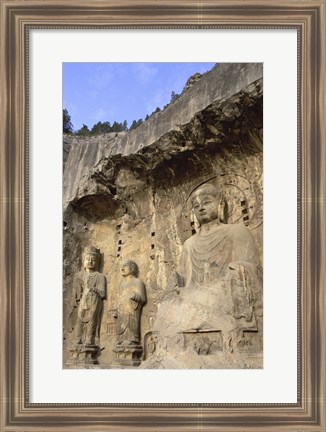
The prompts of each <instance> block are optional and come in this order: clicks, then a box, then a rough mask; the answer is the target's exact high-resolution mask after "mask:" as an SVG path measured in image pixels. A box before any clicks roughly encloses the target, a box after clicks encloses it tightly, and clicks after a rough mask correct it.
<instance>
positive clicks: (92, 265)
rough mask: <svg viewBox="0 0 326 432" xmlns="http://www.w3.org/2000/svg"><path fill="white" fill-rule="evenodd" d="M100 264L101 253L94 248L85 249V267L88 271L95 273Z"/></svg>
mask: <svg viewBox="0 0 326 432" xmlns="http://www.w3.org/2000/svg"><path fill="white" fill-rule="evenodd" d="M99 262H100V253H99V251H98V250H97V249H96V248H95V247H94V246H90V247H87V248H85V250H84V257H83V267H84V269H85V270H86V271H95V270H97V268H98V265H99Z"/></svg>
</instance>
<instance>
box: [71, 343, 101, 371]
mask: <svg viewBox="0 0 326 432" xmlns="http://www.w3.org/2000/svg"><path fill="white" fill-rule="evenodd" d="M99 349H100V348H99V346H97V345H84V344H77V345H75V347H74V348H73V349H71V350H70V352H71V358H70V360H68V362H67V365H69V366H71V367H89V366H92V365H96V364H98V361H97V355H98V352H99Z"/></svg>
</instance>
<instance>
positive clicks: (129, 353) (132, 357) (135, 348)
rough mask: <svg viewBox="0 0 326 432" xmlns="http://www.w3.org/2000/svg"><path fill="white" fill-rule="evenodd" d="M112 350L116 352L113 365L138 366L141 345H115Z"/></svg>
mask: <svg viewBox="0 0 326 432" xmlns="http://www.w3.org/2000/svg"><path fill="white" fill-rule="evenodd" d="M113 351H114V352H115V353H116V359H115V362H114V365H115V366H139V365H140V363H141V359H140V357H141V355H142V352H143V348H142V346H141V345H136V344H135V345H123V344H121V345H116V347H115V348H114V350H113Z"/></svg>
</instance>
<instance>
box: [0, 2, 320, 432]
mask: <svg viewBox="0 0 326 432" xmlns="http://www.w3.org/2000/svg"><path fill="white" fill-rule="evenodd" d="M325 2H326V0H316V1H315V0H247V1H246V2H244V1H243V0H231V1H228V0H193V1H192V0H143V1H139V0H101V1H100V0H95V1H88V0H86V1H82V0H24V1H19V0H0V6H1V8H0V13H1V15H0V22H1V25H0V31H1V44H0V50H1V51H0V77H1V80H0V89H1V94H0V118H1V122H0V124H1V128H0V144H1V146H0V151H1V153H0V167H1V168H0V173H1V183H0V191H1V192H0V205H1V207H0V215H1V219H0V221H1V225H0V248H1V249H0V259H1V265H0V268H1V273H0V280H1V285H0V289H1V291H0V294H1V296H0V311H1V326H0V344H1V345H0V349H1V351H0V352H1V354H0V373H1V380H0V425H1V426H0V427H1V431H3V432H14V431H15V432H23V431H39V432H41V431H60V432H64V431H67V432H68V431H70V432H73V431H115V432H119V431H121V432H122V431H123V432H126V431H144V430H155V431H156V432H160V431H187V432H190V431H198V432H199V431H200V432H206V431H207V432H208V431H226V430H227V431H229V432H232V431H234V432H235V431H239V432H240V431H241V432H249V431H251V432H252V431H258V430H259V431H262V430H263V431H270V432H273V431H275V432H276V431H277V432H282V431H293V432H294V431H296V432H298V431H302V432H303V431H304V432H322V431H326V394H325V392H326V378H325V371H326V364H325V363H326V361H325V359H326V355H325V336H326V331H325V329H326V325H325V324H326V322H325V318H326V316H325V298H326V290H325V282H326V278H325V267H326V266H325V265H324V263H325V246H326V242H325V238H326V237H325V221H326V218H325V203H326V193H325V192H326V184H325V178H324V172H325V169H326V157H325V156H326V152H325V144H326V142H325V130H326V129H325V119H326V109H325V104H326V102H325V94H326V92H325V90H326V89H325V82H326V79H325V77H326V67H325V52H326V49H325V48H326V34H325V33H326V30H325V29H326V27H325V25H326V12H325V10H326V3H325ZM35 28H37V29H40V28H56V29H61V28H62V29H64V28H72V29H73V28H76V29H77V28H136V29H138V28H139V29H140V28H160V29H164V28H191V29H198V28H200V29H205V28H236V29H246V28H258V29H259V28H261V29H265V28H270V29H276V28H295V29H297V32H298V54H299V55H298V58H299V61H298V90H299V92H298V93H299V98H298V149H299V155H300V156H299V160H298V167H299V179H298V186H299V187H298V190H299V192H298V222H299V223H298V225H299V231H298V239H299V253H298V258H299V259H298V274H299V278H298V279H299V283H298V294H299V296H298V297H299V303H298V311H299V312H298V324H299V325H298V327H299V334H298V340H299V352H298V400H297V403H295V404H204V403H203V404H123V405H121V404H120V405H119V404H107V405H106V404H32V403H29V391H28V390H29V389H28V361H29V360H28V330H27V329H28V326H27V325H26V324H28V319H29V309H28V280H29V277H28V238H29V237H28V203H29V197H28V187H29V186H28V179H29V173H28V138H29V118H28V113H29V110H28V101H29V97H28V90H29V88H28V36H29V31H30V30H31V29H35Z"/></svg>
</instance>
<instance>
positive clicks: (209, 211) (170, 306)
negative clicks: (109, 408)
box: [145, 184, 262, 367]
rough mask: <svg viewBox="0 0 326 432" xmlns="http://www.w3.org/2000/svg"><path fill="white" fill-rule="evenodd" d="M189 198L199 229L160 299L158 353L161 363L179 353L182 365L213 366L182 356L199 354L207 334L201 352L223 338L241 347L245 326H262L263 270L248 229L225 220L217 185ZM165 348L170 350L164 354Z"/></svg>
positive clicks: (227, 347)
mask: <svg viewBox="0 0 326 432" xmlns="http://www.w3.org/2000/svg"><path fill="white" fill-rule="evenodd" d="M190 198H191V204H192V210H193V212H194V214H195V216H196V218H197V221H198V223H199V229H198V230H197V232H196V233H195V234H194V235H192V236H191V237H190V238H189V239H187V240H186V241H185V243H184V245H183V247H182V251H181V255H180V259H179V264H178V267H177V286H176V288H175V290H172V291H170V292H168V293H167V294H166V296H165V298H164V299H163V301H162V302H161V304H159V308H158V313H157V318H156V321H155V326H154V330H155V331H157V332H158V334H159V335H160V348H161V350H160V349H159V350H157V353H155V355H157V357H159V356H160V355H161V360H160V362H161V363H160V364H161V365H162V364H163V363H164V362H163V361H162V358H164V356H165V355H168V356H170V359H171V356H172V357H173V356H174V360H173V362H174V361H175V359H176V358H178V360H180V363H177V364H180V365H179V366H177V367H189V366H190V367H192V365H194V367H214V366H212V364H210V363H208V364H205V363H203V362H204V360H202V363H198V364H196V365H195V363H192V362H193V358H192V360H191V361H190V360H189V358H188V359H187V358H186V357H182V355H183V354H182V352H184V351H187V352H188V353H189V352H190V351H192V352H196V353H198V350H196V349H194V348H193V347H197V346H199V345H200V344H202V342H203V340H204V339H205V343H206V345H207V349H206V350H202V351H203V353H204V352H205V354H212V352H213V349H212V352H210V349H209V346H212V347H213V346H214V347H215V348H214V350H215V351H216V346H217V345H216V344H218V343H219V342H218V341H219V340H222V342H221V344H222V348H221V350H222V351H223V352H224V353H225V355H227V354H228V353H229V354H230V353H232V352H233V350H234V348H235V347H237V343H238V340H239V338H241V337H242V336H243V332H244V331H248V332H255V331H257V322H256V308H257V307H258V305H259V307H260V308H261V306H262V270H261V265H260V259H259V255H258V252H257V249H256V246H255V242H254V239H253V236H252V234H251V232H250V231H249V229H248V228H247V227H245V226H244V225H242V224H234V225H231V224H230V225H227V224H224V223H221V217H220V215H221V214H222V213H223V200H222V199H221V197H220V196H219V193H218V191H217V189H216V188H215V186H213V185H212V184H204V185H203V186H200V187H199V188H198V189H197V190H196V191H195V192H194V193H193V194H192V195H191V197H190ZM260 313H261V311H260ZM187 341H188V344H187ZM162 348H163V350H162ZM164 350H165V352H166V354H162V352H163V351H164ZM201 354H202V353H201ZM198 357H202V355H200V356H198ZM233 357H234V356H233ZM181 359H182V361H181ZM183 361H185V363H184V364H183V365H182V362H183ZM188 361H189V364H187V362H188ZM198 361H199V360H198ZM207 361H208V360H207ZM173 362H172V363H169V362H168V361H167V363H166V364H167V366H166V367H175V366H173V364H174V363H173ZM240 363H241V362H238V364H240ZM170 364H171V366H170ZM225 365H226V366H224V367H230V366H228V365H227V363H225ZM145 367H146V365H145ZM148 367H151V366H150V364H149V366H148ZM152 367H153V366H152ZM154 367H157V365H156V366H154ZM220 367H221V366H220ZM231 367H232V366H231ZM234 367H237V366H234ZM240 367H241V366H240ZM244 367H246V366H244Z"/></svg>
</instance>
